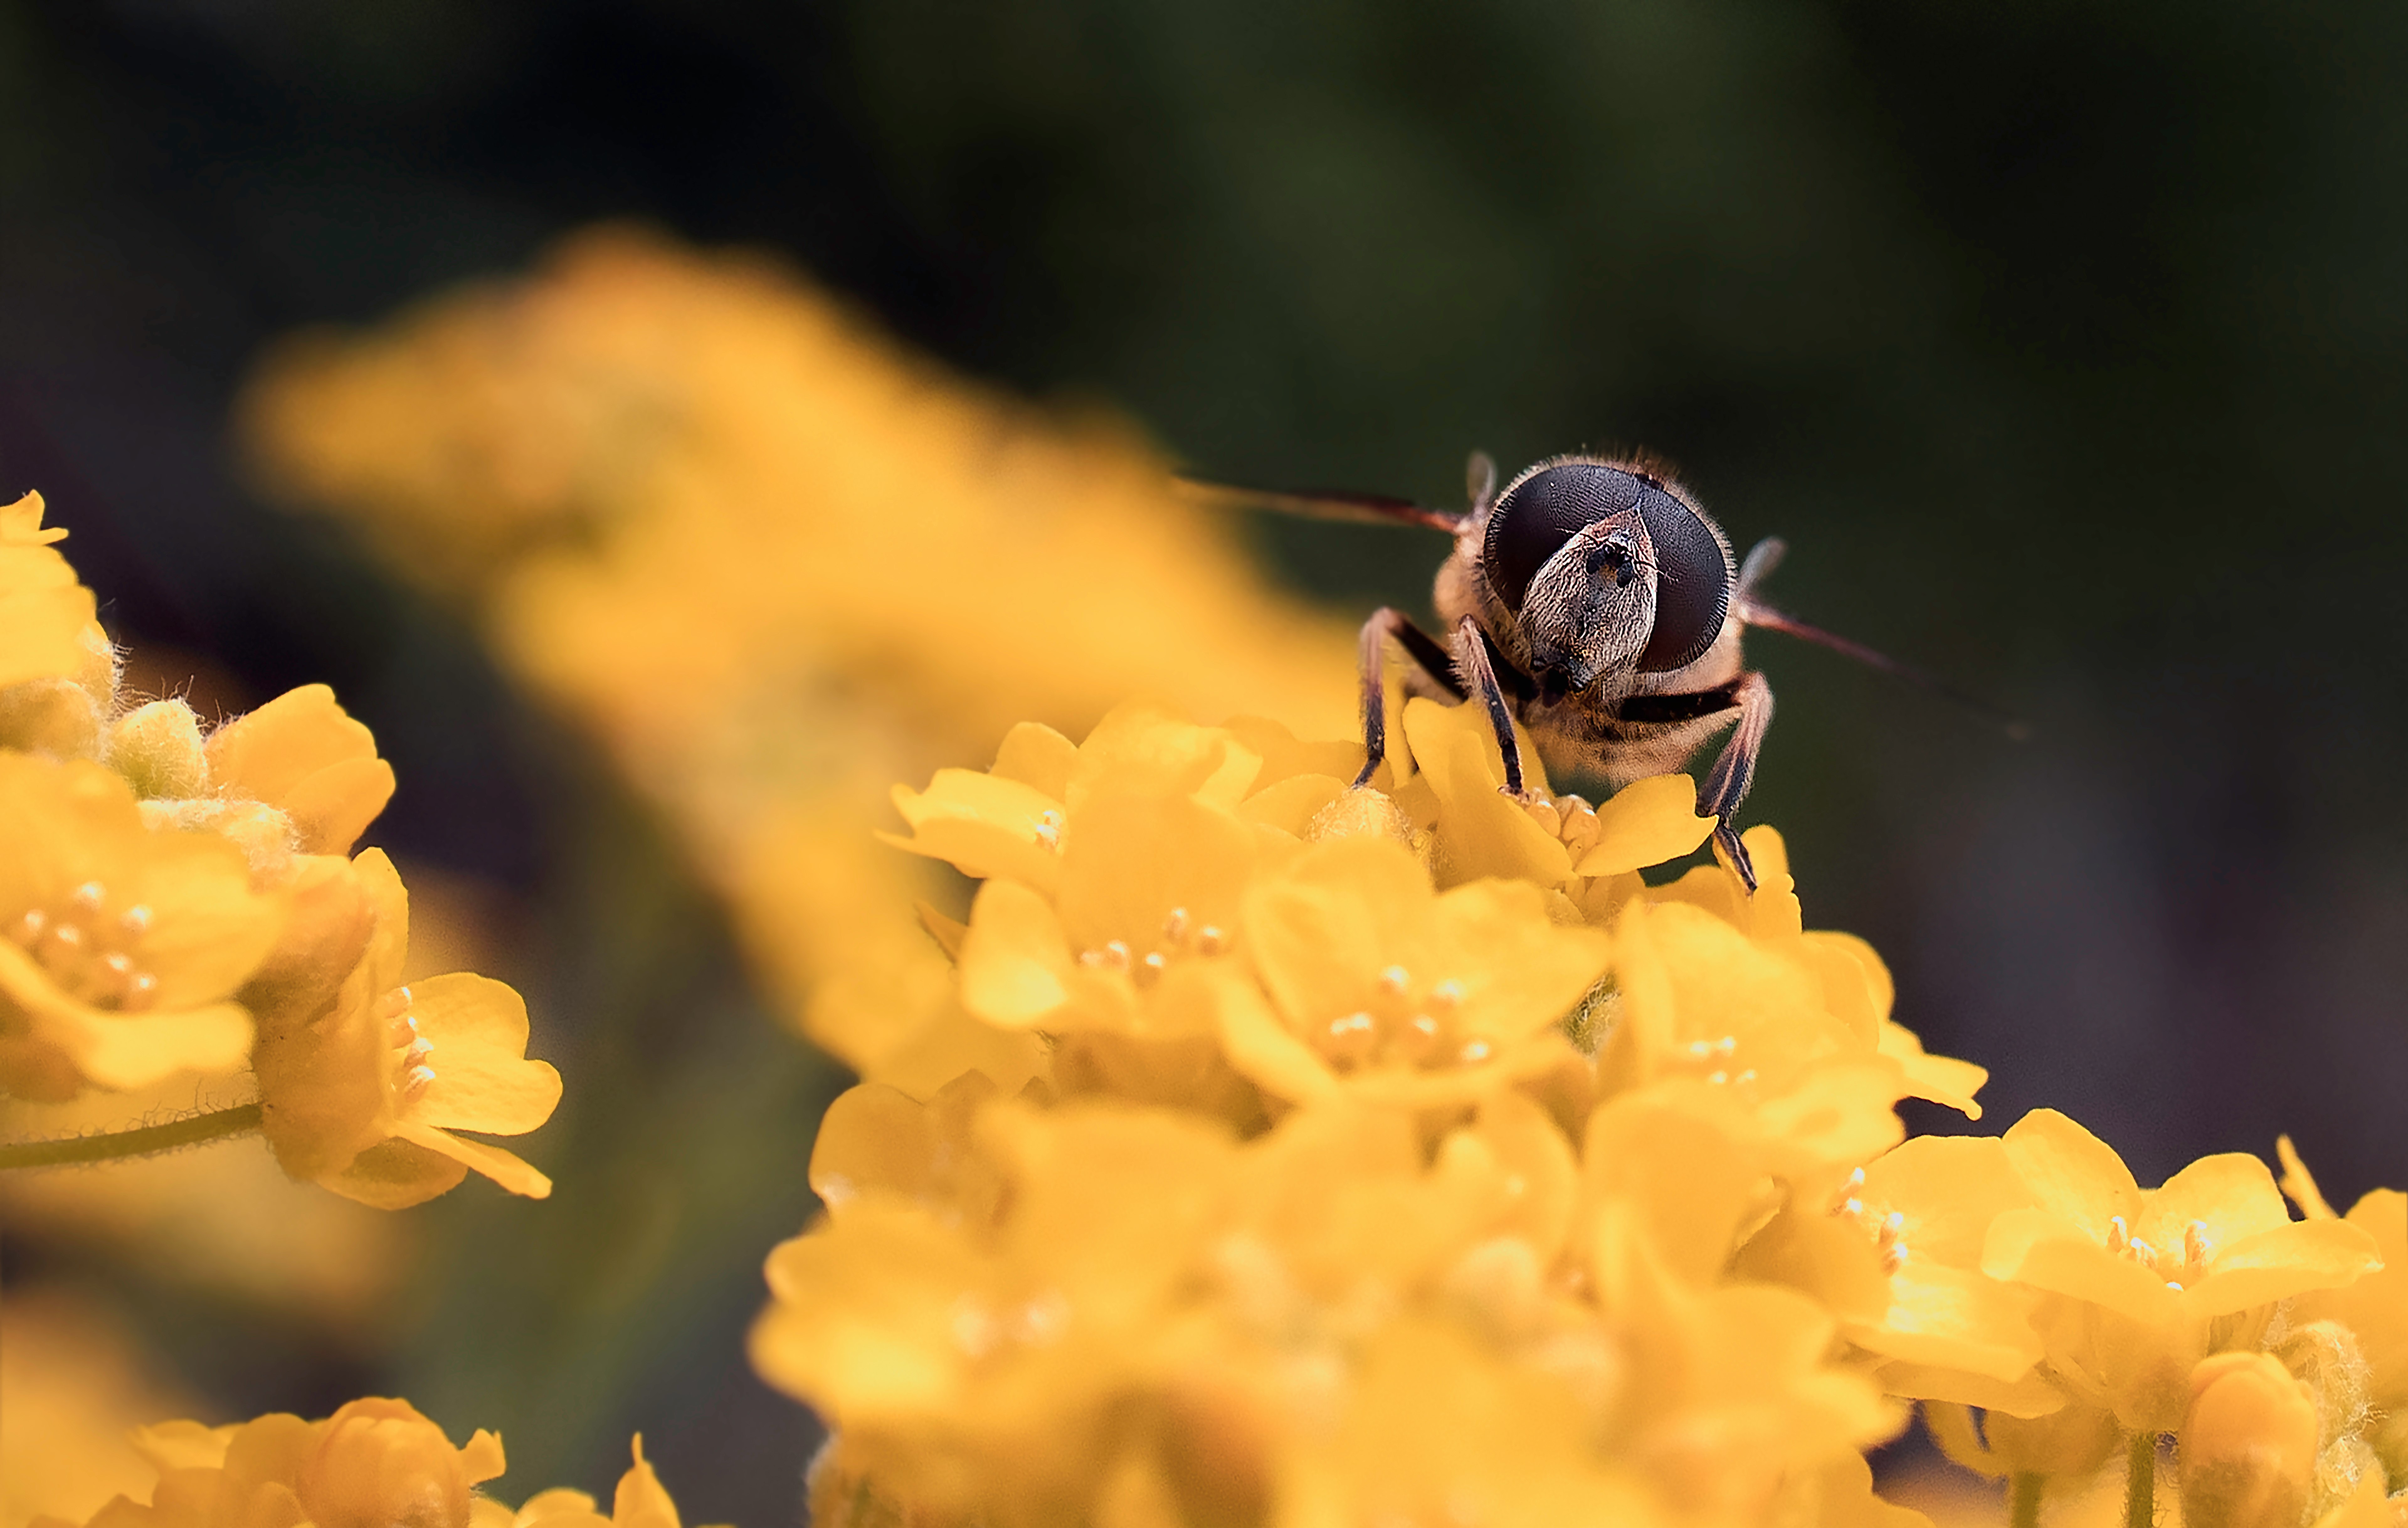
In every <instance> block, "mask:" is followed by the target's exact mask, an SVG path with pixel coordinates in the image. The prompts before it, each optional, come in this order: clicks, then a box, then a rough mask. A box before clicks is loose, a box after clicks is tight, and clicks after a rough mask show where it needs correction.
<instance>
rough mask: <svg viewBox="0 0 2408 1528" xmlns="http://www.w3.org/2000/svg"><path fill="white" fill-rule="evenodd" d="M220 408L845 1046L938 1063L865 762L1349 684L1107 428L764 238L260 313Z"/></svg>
mask: <svg viewBox="0 0 2408 1528" xmlns="http://www.w3.org/2000/svg"><path fill="white" fill-rule="evenodd" d="M244 421H245V431H246V436H247V439H248V440H249V443H250V445H251V451H252V454H253V455H254V457H255V458H256V459H257V460H258V461H259V462H260V463H261V464H262V467H263V469H264V471H265V475H266V476H267V478H268V479H269V481H270V482H271V483H273V484H275V485H276V486H278V487H279V489H280V490H281V491H282V492H283V493H284V494H285V495H286V496H287V497H292V498H294V499H295V500H297V501H299V502H301V503H303V504H305V505H308V506H311V507H316V508H321V509H328V510H332V511H335V512H339V513H341V514H343V515H344V516H346V517H347V518H349V519H351V520H352V521H354V522H356V523H358V524H359V525H361V526H363V527H364V528H365V529H366V532H367V533H368V535H369V537H370V538H371V540H372V541H374V543H375V544H376V545H377V546H379V547H380V549H382V550H383V551H384V552H385V553H386V554H387V555H389V556H390V557H391V558H392V559H393V560H394V562H395V563H396V564H397V565H399V566H400V567H402V568H404V569H407V570H409V571H412V572H414V573H416V574H417V575H419V576H420V577H421V578H422V579H423V581H425V582H427V583H429V584H432V585H434V586H435V587H437V588H438V589H441V590H444V591H446V592H449V593H451V594H452V595H455V596H457V597H460V598H466V599H469V600H471V601H472V602H473V603H474V604H475V606H476V608H477V611H478V613H479V616H480V622H481V624H482V626H483V627H484V628H485V629H486V630H487V632H488V633H489V635H490V637H491V640H492V641H493V644H494V646H495V651H496V652H497V654H498V655H499V656H500V657H501V659H502V661H503V663H504V664H505V665H506V666H507V667H508V668H509V669H510V670H513V671H514V672H515V673H516V674H517V675H518V677H519V678H521V680H522V681H523V682H525V683H526V684H528V685H530V687H532V688H533V689H534V690H535V691H536V692H537V693H538V694H539V695H541V696H543V697H545V698H547V699H550V700H551V701H552V702H553V703H554V704H556V705H558V706H559V707H561V708H562V709H563V710H564V711H565V712H566V714H568V715H570V716H571V717H573V718H574V719H576V720H577V721H578V722H580V723H581V724H582V725H583V726H584V727H586V728H589V729H590V730H591V731H592V732H594V733H595V735H597V736H598V737H599V738H600V739H602V740H603V742H605V743H606V744H607V746H608V747H609V751H610V753H611V755H612V757H614V758H615V759H616V760H617V762H618V763H619V765H620V767H621V769H622V770H623V771H624V773H625V774H626V776H627V777H628V778H629V779H631V780H633V781H634V782H635V783H636V784H637V785H638V786H639V787H641V788H642V789H643V790H645V791H646V792H647V793H648V794H649V795H650V796H651V797H652V799H653V800H654V801H655V802H656V804H657V805H658V806H659V807H660V808H661V810H662V811H664V812H665V813H666V814H667V816H668V817H669V819H670V820H671V821H672V822H673V823H674V824H675V825H676V826H677V827H678V828H679V829H681V834H682V837H683V840H684V843H685V844H686V845H687V847H688V849H689V851H690V853H691V855H692V857H693V860H694V863H695V865H696V867H697V868H698V869H699V871H700V872H701V873H702V875H703V876H704V878H705V879H706V880H708V881H709V882H710V884H711V885H713V886H714V887H717V888H718V889H719V890H720V891H721V892H722V893H724V895H726V896H727V898H728V899H729V901H730V903H731V905H732V907H733V908H734V910H735V913H736V916H737V919H738V927H739V931H740V932H741V934H742V935H743V936H744V938H745V940H746V947H747V952H748V954H749V956H750V957H751V959H752V960H753V965H754V967H755V969H756V970H758V971H759V972H761V973H764V974H765V975H766V976H767V980H768V982H769V984H770V985H771V986H772V987H773V988H774V989H775V990H776V992H777V993H778V995H779V996H780V997H781V999H782V1001H783V1002H784V1005H785V1006H786V1008H787V1009H788V1011H789V1012H790V1013H792V1014H794V1015H795V1016H796V1017H797V1018H798V1019H799V1020H800V1021H801V1022H802V1023H803V1024H804V1026H805V1028H806V1029H807V1030H808V1031H809V1032H810V1035H811V1036H812V1037H813V1038H814V1039H816V1040H817V1041H819V1042H820V1043H821V1044H822V1045H824V1046H826V1047H827V1048H828V1049H829V1050H831V1051H833V1052H834V1053H835V1054H836V1055H838V1056H839V1057H840V1058H842V1059H843V1060H845V1061H846V1062H847V1063H849V1064H851V1065H852V1066H853V1067H854V1068H855V1069H857V1070H859V1071H862V1072H864V1073H865V1074H872V1075H888V1074H895V1075H901V1076H905V1077H907V1078H909V1079H910V1080H912V1081H913V1082H915V1083H916V1084H919V1085H922V1086H925V1087H927V1088H934V1087H936V1086H939V1085H941V1084H942V1083H943V1082H944V1081H945V1080H946V1079H945V1077H944V1076H942V1075H938V1074H935V1073H934V1072H932V1071H930V1070H929V1067H928V1065H927V1064H925V1062H924V1061H923V1060H921V1053H922V1052H923V1051H924V1050H925V1049H927V1048H929V1047H931V1046H934V1047H937V1048H939V1049H941V1048H942V1045H943V1044H944V1041H943V1039H942V1036H943V1035H944V1034H946V1033H950V1032H953V1025H954V1023H955V1020H954V1016H953V1014H952V1011H951V1009H950V1006H949V1004H948V1002H947V1001H946V989H947V986H948V981H947V977H946V973H945V972H944V969H943V966H942V963H941V962H940V961H939V960H938V959H936V958H935V956H934V953H933V952H932V951H931V950H930V949H929V948H928V945H927V943H926V940H925V938H924V937H923V936H922V934H921V933H920V931H919V930H918V928H917V927H916V925H915V923H914V921H913V919H912V917H911V915H910V906H911V903H912V901H914V900H915V899H919V898H929V897H937V896H940V895H941V894H942V885H943V883H942V881H941V880H940V879H939V878H938V877H936V876H933V875H930V874H926V873H923V872H915V871H914V870H913V869H912V868H911V867H910V865H909V864H908V862H906V861H903V860H901V859H899V858H897V857H896V856H893V855H891V854H888V853H887V852H885V851H883V850H882V849H880V848H879V847H877V845H875V844H874V843H871V842H870V841H869V840H868V838H867V835H866V833H865V832H864V830H863V829H864V825H865V824H867V823H870V822H874V821H876V820H877V817H878V815H879V814H881V813H882V810H883V800H884V795H885V790H886V786H887V784H888V783H889V782H890V781H892V780H895V779H896V778H901V777H913V776H921V775H925V773H926V772H927V771H929V770H931V769H933V768H935V767H936V766H937V765H939V764H943V763H948V762H951V761H953V760H955V759H959V758H962V757H970V756H973V755H975V754H976V753H977V752H978V751H979V750H982V749H983V748H985V747H988V746H990V745H991V743H992V742H993V740H994V739H995V737H996V736H997V735H998V734H1000V733H1001V732H1002V731H1003V730H1004V728H1006V727H1008V726H1009V725H1011V723H1012V722H1014V721H1016V720H1018V719H1019V718H1020V717H1022V716H1025V715H1029V714H1036V715H1039V716H1044V717H1047V718H1049V719H1051V720H1052V721H1054V722H1055V723H1056V724H1057V725H1060V726H1064V727H1069V728H1081V729H1083V728H1085V727H1086V726H1088V725H1090V724H1091V723H1092V722H1093V721H1094V720H1095V719H1096V718H1097V717H1098V716H1100V715H1101V714H1103V713H1104V712H1105V710H1106V709H1108V708H1109V707H1110V706H1111V705H1112V704H1114V703H1115V702H1117V701H1118V700H1119V699H1122V698H1123V697H1125V696H1128V695H1133V694H1135V695H1146V696H1150V697H1152V698H1154V699H1157V700H1159V701H1162V702H1165V703H1168V704H1171V705H1174V706H1178V707H1180V708H1182V709H1183V710H1189V711H1194V712H1198V713H1202V714H1215V715H1226V714H1235V713H1238V712H1260V713H1266V714H1274V715H1280V716H1285V717H1290V718H1293V719H1295V720H1297V721H1301V722H1309V723H1311V724H1312V725H1314V726H1315V727H1317V728H1325V729H1328V730H1332V731H1335V730H1337V729H1339V728H1340V727H1341V726H1342V723H1343V718H1344V717H1345V716H1346V714H1348V712H1349V711H1350V709H1351V706H1352V695H1353V688H1352V684H1351V680H1350V678H1349V674H1350V661H1351V660H1350V658H1349V654H1350V653H1351V651H1352V641H1351V633H1349V632H1348V631H1347V630H1346V629H1345V628H1344V627H1342V626H1341V625H1340V624H1339V623H1338V622H1335V621H1333V620H1331V619H1329V618H1327V617H1326V616H1324V615H1321V614H1318V613H1312V612H1310V611H1308V610H1307V609H1306V608H1305V607H1304V606H1302V605H1301V604H1299V603H1297V602H1296V601H1293V600H1288V599H1283V598H1280V597H1278V596H1276V595H1275V594H1273V593H1271V592H1270V591H1269V590H1268V589H1267V588H1266V587H1265V586H1264V585H1263V584H1262V582H1261V580H1260V579H1259V577H1258V576H1257V575H1256V574H1255V573H1254V571H1253V569H1251V568H1250V567H1249V566H1248V564H1247V562H1246V560H1245V559H1244V558H1243V557H1242V556H1241V555H1240V554H1239V552H1238V551H1237V549H1236V548H1235V546H1234V545H1233V544H1232V542H1231V541H1230V540H1229V538H1228V537H1227V535H1226V527H1225V526H1219V525H1216V524H1215V523H1213V521H1212V520H1211V518H1209V517H1207V516H1204V515H1201V514H1199V513H1198V512H1196V511H1195V510H1193V509H1191V508H1188V507H1186V506H1184V505H1183V504H1182V503H1180V502H1179V501H1178V500H1177V499H1176V498H1175V497H1174V496H1173V495H1172V494H1171V493H1170V492H1169V480H1168V474H1167V469H1166V468H1165V465H1164V464H1163V463H1162V462H1161V461H1160V460H1159V459H1158V458H1157V457H1156V456H1155V455H1154V454H1152V453H1151V452H1149V451H1148V450H1147V449H1146V448H1145V447H1144V446H1143V445H1142V444H1141V443H1140V441H1138V440H1136V439H1135V438H1134V436H1133V434H1132V433H1131V432H1130V431H1129V430H1128V429H1127V428H1126V427H1125V426H1123V425H1117V424H1115V423H1113V422H1111V421H1110V420H1107V419H1104V418H1100V417H1083V418H1063V417H1055V416H1048V415H1044V414H1040V413H1039V412H1038V411H1034V410H1032V409H1030V408H1028V407H1027V406H1025V405H1023V404H1019V403H1016V402H1013V401H1011V400H1010V399H1007V398H1005V397H1003V396H999V395H996V394H992V393H989V392H986V391H983V390H981V389H978V388H975V387H972V386H969V385H967V384H965V383H963V382H959V381H957V380H954V379H953V378H949V377H947V376H945V375H943V374H942V373H941V372H939V370H937V369H936V368H934V367H933V366H931V365H930V364H928V363H926V362H924V361H921V360H919V359H916V358H913V357H910V356H905V355H900V354H898V353H896V350H895V349H894V347H893V346H892V345H891V343H889V342H888V341H887V340H885V339H883V338H882V337H881V336H879V335H878V334H877V333H876V332H875V331H874V330H873V329H872V328H871V327H870V326H869V325H868V324H867V323H866V322H865V321H863V320H862V319H860V318H859V317H857V316H856V315H855V314H853V312H851V311H850V310H847V309H845V308H844V307H842V306H841V305H839V303H837V302H835V301H833V300H832V299H830V298H829V297H827V296H824V294H822V293H820V292H818V291H817V290H815V289H813V288H812V287H811V286H810V285H809V284H808V283H807V282H805V281H802V280H801V279H799V278H797V277H796V276H794V275H792V274H789V273H787V272H784V271H782V270H781V269H779V268H777V267H773V266H772V265H770V264H769V263H768V262H767V261H764V260H755V259H750V258H745V257H740V256H710V257H706V256H701V255H697V254H694V253H689V252H682V251H680V250H678V249H676V248H675V247H673V246H670V245H668V244H667V243H666V242H664V241H661V240H657V239H654V238H650V237H648V236H644V235H640V234H637V233H633V232H629V231H624V230H604V231H601V232H597V233H594V234H590V235H587V236H585V237H583V238H579V239H577V240H574V241H572V242H571V243H569V244H567V245H566V246H565V247H564V248H563V249H562V250H561V251H560V252H558V253H557V254H556V255H555V256H554V257H553V259H552V261H551V263H550V264H549V265H548V266H547V267H546V268H545V269H543V270H542V271H541V272H539V273H538V274H537V275H536V276H534V277H532V278H530V279H528V280H526V281H520V282H515V283H509V284H497V285H494V286H489V287H485V288H480V289H477V290H472V291H469V292H466V293H463V294H461V295H458V296H451V297H447V298H442V299H438V300H437V301H436V302H435V303H434V304H432V305H431V306H429V307H428V308H427V309H426V310H423V312H421V313H420V314H418V315H416V316H414V317H410V318H407V319H404V320H402V321H401V322H399V323H398V324H395V325H394V326H393V327H391V328H390V329H388V330H385V331H381V332H379V333H374V334H370V335H368V336H366V337H362V338H353V339H344V338H334V337H324V336H321V337H315V338H308V339H303V340H301V341H298V342H296V343H295V344H294V345H293V346H292V347H291V348H290V349H289V350H288V351H287V353H285V354H284V355H283V356H282V357H281V358H280V359H279V360H277V361H274V362H272V363H271V364H270V365H269V366H268V367H267V368H265V371H264V373H263V375H262V377H261V379H260V380H259V382H257V383H256V384H255V386H254V387H253V389H252V391H251V395H250V397H249V399H248V402H247V404H246V406H245V409H244ZM905 1014H909V1015H911V1016H913V1017H912V1020H911V1021H910V1022H906V1021H903V1020H902V1019H901V1017H900V1016H902V1015H905ZM998 1043H999V1044H1001V1045H1005V1046H1006V1047H1007V1048H1016V1049H1019V1050H1023V1051H1025V1050H1027V1049H1029V1048H1030V1046H1031V1045H1032V1043H1031V1042H1028V1041H1026V1040H1025V1038H1013V1037H1006V1038H1005V1039H1003V1040H1002V1041H1000V1042H998Z"/></svg>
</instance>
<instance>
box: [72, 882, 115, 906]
mask: <svg viewBox="0 0 2408 1528" xmlns="http://www.w3.org/2000/svg"><path fill="white" fill-rule="evenodd" d="M67 901H71V902H73V903H75V904H76V905H77V906H78V907H80V908H82V909H83V910H84V911H85V912H87V913H97V912H99V911H100V904H101V903H102V902H105V901H108V890H107V889H106V888H105V887H102V886H101V884H100V883H99V882H98V881H86V882H85V883H84V884H83V885H81V886H79V887H76V888H75V889H74V890H73V891H70V892H68V893H67Z"/></svg>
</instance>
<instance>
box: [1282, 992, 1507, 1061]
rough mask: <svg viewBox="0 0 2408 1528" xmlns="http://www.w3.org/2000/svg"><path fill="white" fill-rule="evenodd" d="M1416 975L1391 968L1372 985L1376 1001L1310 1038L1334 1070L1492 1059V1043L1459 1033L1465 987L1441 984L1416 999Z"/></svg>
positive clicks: (1330, 1023) (1373, 1000)
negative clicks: (1457, 1020) (1466, 1037)
mask: <svg viewBox="0 0 2408 1528" xmlns="http://www.w3.org/2000/svg"><path fill="white" fill-rule="evenodd" d="M1416 989H1417V988H1416V984H1415V983H1414V981H1413V977H1412V973H1411V972H1409V971H1407V970H1406V969H1405V968H1404V967H1402V966H1390V967H1388V968H1387V969H1386V970H1384V971H1383V972H1381V973H1380V975H1379V979H1378V980H1377V981H1376V982H1375V983H1374V984H1373V992H1372V997H1371V1001H1370V1002H1369V1003H1368V1004H1367V1005H1366V1006H1364V1007H1362V1008H1358V1009H1356V1010H1355V1012H1354V1013H1351V1014H1348V1015H1345V1016H1343V1017H1340V1018H1333V1019H1331V1020H1330V1021H1329V1023H1328V1024H1327V1025H1326V1027H1324V1028H1323V1029H1322V1031H1320V1032H1319V1033H1317V1034H1312V1035H1308V1036H1307V1038H1308V1039H1310V1040H1311V1041H1312V1044H1313V1046H1314V1048H1315V1049H1317V1050H1319V1051H1320V1052H1321V1057H1322V1060H1326V1061H1327V1062H1328V1063H1329V1065H1330V1067H1331V1069H1332V1070H1334V1071H1339V1072H1352V1071H1354V1070H1355V1068H1357V1067H1362V1066H1370V1065H1373V1064H1375V1063H1386V1064H1389V1065H1399V1064H1401V1065H1404V1066H1412V1067H1420V1068H1424V1069H1426V1070H1434V1069H1437V1068H1440V1067H1450V1066H1477V1065H1479V1064H1480V1063H1481V1062H1483V1061H1484V1060H1488V1057H1489V1045H1488V1042H1487V1041H1485V1040H1483V1039H1480V1038H1478V1037H1477V1036H1474V1037H1472V1038H1470V1039H1465V1038H1463V1037H1462V1036H1461V1035H1460V1034H1458V1033H1457V1032H1456V1030H1457V1026H1456V1014H1457V1011H1458V1010H1459V1009H1461V1008H1462V1006H1463V984H1462V983H1460V982H1456V981H1441V982H1438V983H1435V984H1433V985H1431V986H1430V987H1428V988H1427V989H1426V990H1424V991H1422V992H1421V995H1420V996H1418V997H1417V996H1415V992H1416Z"/></svg>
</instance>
